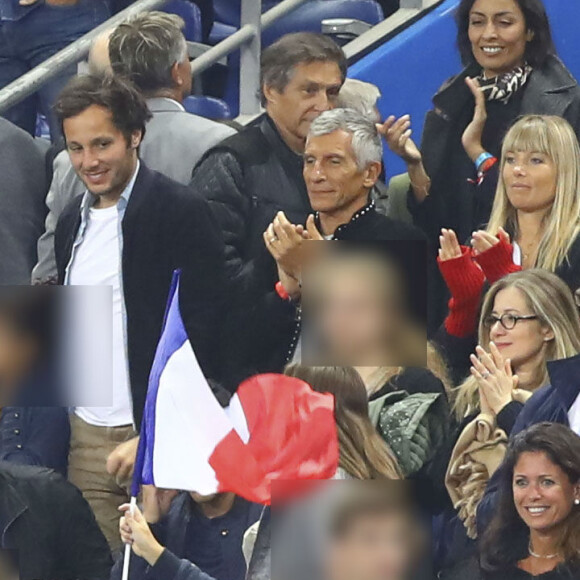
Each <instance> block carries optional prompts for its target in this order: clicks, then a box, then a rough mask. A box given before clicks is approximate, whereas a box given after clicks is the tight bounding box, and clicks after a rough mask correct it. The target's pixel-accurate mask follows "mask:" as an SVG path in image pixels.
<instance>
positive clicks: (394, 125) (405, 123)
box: [377, 115, 422, 165]
mask: <svg viewBox="0 0 580 580" xmlns="http://www.w3.org/2000/svg"><path fill="white" fill-rule="evenodd" d="M377 130H378V131H379V133H380V134H381V135H383V136H384V138H385V140H386V142H387V145H388V146H389V149H390V150H391V151H392V152H393V153H394V154H395V155H398V156H399V157H401V159H403V161H404V162H405V163H406V164H407V165H417V164H419V163H421V160H422V157H421V151H419V148H418V147H417V145H415V143H414V142H413V140H412V139H411V134H412V132H413V131H412V130H411V117H410V116H409V115H404V116H403V117H401V118H400V119H396V118H395V116H394V115H391V116H390V117H389V118H388V119H387V120H386V121H385V122H384V123H383V124H382V125H381V124H378V125H377Z"/></svg>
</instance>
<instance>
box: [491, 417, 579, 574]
mask: <svg viewBox="0 0 580 580" xmlns="http://www.w3.org/2000/svg"><path fill="white" fill-rule="evenodd" d="M526 452H540V453H545V454H546V455H547V456H548V458H549V459H550V461H551V462H552V463H553V464H554V465H557V466H558V467H559V468H560V469H561V470H562V471H563V472H564V473H565V474H566V475H567V476H568V478H569V480H570V482H571V483H572V484H576V483H578V482H580V437H578V435H576V433H574V431H572V430H571V429H570V428H569V427H566V426H565V425H561V424H558V423H538V424H536V425H533V426H532V427H529V428H528V429H526V430H525V431H522V432H521V433H518V434H517V435H516V437H514V439H513V440H512V441H511V442H510V445H509V447H508V450H507V453H506V456H505V459H504V461H503V463H502V465H501V467H500V471H499V475H500V480H499V484H498V493H499V500H498V504H497V507H496V512H495V515H494V517H493V519H492V521H491V523H490V525H489V526H488V528H487V529H486V531H485V533H484V534H483V536H482V538H481V544H480V556H481V567H482V569H483V570H484V571H485V572H492V573H493V572H498V571H501V570H506V569H509V568H510V567H511V566H513V565H514V564H515V563H516V562H517V561H518V560H520V559H521V558H522V556H524V555H525V554H526V553H527V545H528V542H529V537H530V531H529V529H528V527H527V526H526V524H525V523H524V522H523V520H522V519H521V518H520V516H519V514H518V512H517V510H516V506H515V503H514V495H513V473H514V468H515V466H516V463H517V462H518V460H519V458H520V455H522V453H526ZM572 510H573V511H572V512H571V514H570V515H569V516H568V518H567V520H566V521H565V525H564V526H562V532H561V534H560V538H559V542H558V544H559V546H560V548H561V550H562V552H563V555H564V558H565V560H566V563H567V564H572V565H573V566H577V565H580V557H579V553H580V508H579V507H578V506H574V507H573V508H572Z"/></svg>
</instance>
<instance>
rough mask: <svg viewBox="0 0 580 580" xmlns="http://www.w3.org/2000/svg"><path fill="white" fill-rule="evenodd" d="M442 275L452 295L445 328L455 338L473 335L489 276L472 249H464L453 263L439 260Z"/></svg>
mask: <svg viewBox="0 0 580 580" xmlns="http://www.w3.org/2000/svg"><path fill="white" fill-rule="evenodd" d="M437 263H438V264H439V270H440V271H441V275H442V276H443V279H444V280H445V283H446V284H447V287H448V288H449V291H450V292H451V300H449V314H448V315H447V318H446V319H445V329H446V330H447V332H448V333H449V334H451V335H453V336H459V337H464V336H469V335H470V334H473V333H474V332H475V329H476V327H477V314H478V310H479V301H480V298H481V291H482V289H483V284H484V282H485V277H484V274H483V272H482V271H481V268H480V267H479V266H478V265H477V264H476V263H475V262H474V261H473V256H472V252H471V248H468V247H467V246H461V256H460V257H459V258H454V259H452V260H443V261H442V260H440V259H439V258H437Z"/></svg>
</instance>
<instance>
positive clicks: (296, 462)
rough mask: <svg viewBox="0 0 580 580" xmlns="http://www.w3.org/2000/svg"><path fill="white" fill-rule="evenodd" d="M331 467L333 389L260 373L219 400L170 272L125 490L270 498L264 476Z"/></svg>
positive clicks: (294, 477)
mask: <svg viewBox="0 0 580 580" xmlns="http://www.w3.org/2000/svg"><path fill="white" fill-rule="evenodd" d="M337 466H338V441H337V434H336V425H335V420H334V398H333V396H332V395H330V394H328V393H317V392H315V391H313V390H312V389H311V388H310V386H309V385H308V384H306V383H305V382H303V381H301V380H299V379H296V378H294V377H286V376H284V375H277V374H265V375H257V376H255V377H252V378H250V379H248V380H246V381H244V382H243V383H242V384H241V385H240V387H239V388H238V390H237V393H236V394H235V395H234V396H233V397H232V399H231V401H230V405H229V407H227V408H226V409H224V408H222V407H221V405H220V404H219V402H218V401H217V399H216V398H215V396H214V394H213V393H212V391H211V388H210V386H209V384H208V382H207V381H206V379H205V377H204V376H203V373H202V371H201V368H200V366H199V364H198V362H197V359H196V356H195V353H194V352H193V349H192V347H191V344H190V342H189V340H188V337H187V333H186V330H185V327H184V324H183V321H182V319H181V314H180V311H179V271H176V272H175V274H174V276H173V281H172V285H171V291H170V295H169V300H168V307H167V311H166V315H165V322H164V326H163V332H162V335H161V339H160V341H159V345H158V347H157V352H156V354H155V359H154V362H153V366H152V370H151V374H150V377H149V388H148V393H147V399H146V404H145V410H144V416H143V423H142V426H141V436H140V440H139V448H138V451H137V459H136V463H135V472H134V476H133V486H132V496H133V497H136V496H137V495H138V492H139V487H140V485H141V484H151V485H155V486H156V487H160V488H167V489H178V490H183V491H196V492H198V493H200V494H203V495H207V494H213V493H217V492H225V491H230V492H234V493H236V494H237V495H240V496H242V497H244V498H246V499H248V500H250V501H253V502H257V503H262V504H269V503H270V501H271V484H272V482H273V481H280V482H282V481H286V482H289V481H305V480H320V479H330V478H332V476H333V475H334V474H335V472H336V469H337ZM277 499H278V496H277Z"/></svg>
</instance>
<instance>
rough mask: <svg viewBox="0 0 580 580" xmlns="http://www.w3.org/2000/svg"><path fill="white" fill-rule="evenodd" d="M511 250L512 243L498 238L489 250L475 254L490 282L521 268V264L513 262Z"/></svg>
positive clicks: (512, 249)
mask: <svg viewBox="0 0 580 580" xmlns="http://www.w3.org/2000/svg"><path fill="white" fill-rule="evenodd" d="M513 252H514V247H513V246H512V244H508V243H507V242H506V241H505V240H502V239H501V238H500V240H499V242H498V243H497V244H495V245H494V246H492V247H491V248H490V249H489V250H486V251H485V252H482V253H481V254H479V255H477V256H475V260H476V261H477V263H478V264H479V265H480V267H481V269H482V270H483V273H484V274H485V277H486V278H487V281H488V282H489V283H490V284H493V283H494V282H497V281H498V280H499V279H501V278H503V277H504V276H507V275H508V274H511V273H512V272H519V271H520V270H521V269H522V268H521V266H518V265H516V264H514V261H513Z"/></svg>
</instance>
